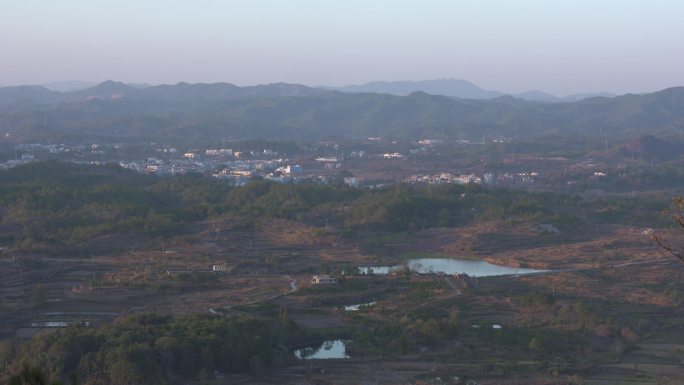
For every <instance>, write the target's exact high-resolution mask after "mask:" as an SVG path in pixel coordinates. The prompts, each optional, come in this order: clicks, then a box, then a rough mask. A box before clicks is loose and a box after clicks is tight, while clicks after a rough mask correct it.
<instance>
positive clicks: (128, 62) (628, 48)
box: [0, 0, 684, 94]
mask: <svg viewBox="0 0 684 385" xmlns="http://www.w3.org/2000/svg"><path fill="white" fill-rule="evenodd" d="M683 63H684V1H682V0H648V1H646V0H572V1H565V0H557V1H556V0H536V1H535V0H499V1H496V0H471V1H459V0H443V1H440V0H415V1H404V0H338V1H333V0H59V1H58V0H0V84H2V85H14V84H36V83H43V82H50V81H57V80H86V81H102V80H106V79H115V80H121V81H125V82H135V83H152V84H157V83H176V82H178V81H187V82H217V81H225V82H231V83H235V84H238V85H247V84H258V83H270V82H279V81H284V82H291V83H303V84H308V85H321V84H325V85H345V84H355V83H365V82H368V81H372V80H423V79H435V78H457V79H459V78H460V79H466V80H469V81H472V82H474V83H476V84H478V85H480V86H481V87H484V88H487V89H497V90H502V91H508V92H519V91H525V90H529V89H541V90H544V91H548V92H553V93H557V94H569V93H575V92H589V91H604V90H607V91H614V92H640V91H653V90H658V89H662V88H666V87H670V86H674V85H684V70H683V69H682V68H684V64H683Z"/></svg>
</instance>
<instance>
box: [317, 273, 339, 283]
mask: <svg viewBox="0 0 684 385" xmlns="http://www.w3.org/2000/svg"><path fill="white" fill-rule="evenodd" d="M336 282H337V281H336V280H335V278H333V277H331V276H329V275H314V276H313V277H311V283H312V284H314V285H332V284H334V283H336Z"/></svg>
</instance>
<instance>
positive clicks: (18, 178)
mask: <svg viewBox="0 0 684 385" xmlns="http://www.w3.org/2000/svg"><path fill="white" fill-rule="evenodd" d="M665 205H666V204H664V203H663V202H660V201H659V200H657V199H656V200H653V199H641V198H629V197H618V196H615V197H606V198H602V199H592V200H588V199H584V198H581V197H579V196H572V195H568V194H562V193H532V192H525V191H520V190H508V189H501V188H488V187H483V186H480V185H432V186H422V185H404V184H400V185H396V186H393V187H388V188H384V189H376V190H368V189H356V188H351V187H347V186H344V185H314V184H277V183H273V182H269V181H264V180H254V181H253V182H251V183H248V184H247V185H245V186H242V187H233V186H231V185H229V184H227V183H225V182H222V181H219V180H216V179H214V178H211V177H205V176H203V175H200V174H186V175H179V176H174V177H164V178H160V177H155V176H149V175H141V174H137V173H134V172H132V171H129V170H125V169H123V168H121V167H119V166H118V165H105V166H93V165H82V164H71V163H61V162H36V163H31V164H28V165H25V166H21V167H17V168H14V169H10V170H7V171H3V172H0V215H1V221H0V225H1V226H2V228H3V231H2V235H0V243H2V244H3V245H5V246H10V247H15V248H17V249H20V250H25V251H31V250H32V251H38V252H57V251H60V250H70V251H72V252H82V253H86V252H93V251H97V247H98V242H97V240H98V239H99V238H101V237H103V236H112V235H116V236H121V237H132V239H152V238H155V237H173V236H178V235H181V234H184V233H187V232H188V231H190V229H189V225H190V224H192V223H198V222H201V221H204V220H207V219H211V218H221V217H226V216H243V217H249V218H251V219H252V220H258V219H260V218H284V219H291V220H297V221H302V222H304V223H307V224H309V225H311V226H322V225H323V224H324V223H326V222H327V223H329V224H330V225H332V226H336V227H338V228H340V229H342V230H344V231H345V232H346V233H349V234H353V233H354V232H356V231H360V230H363V231H377V232H390V231H391V232H397V231H398V232H402V231H416V230H421V229H426V228H432V227H458V226H466V225H468V224H470V223H475V222H478V221H485V220H492V219H505V220H508V221H534V222H537V223H552V224H554V225H555V226H557V227H559V228H568V229H570V228H572V227H573V226H579V225H582V224H583V223H587V222H602V223H622V224H631V225H648V226H654V225H657V224H659V223H662V222H661V221H662V218H659V216H658V211H659V209H660V208H661V207H664V206H665Z"/></svg>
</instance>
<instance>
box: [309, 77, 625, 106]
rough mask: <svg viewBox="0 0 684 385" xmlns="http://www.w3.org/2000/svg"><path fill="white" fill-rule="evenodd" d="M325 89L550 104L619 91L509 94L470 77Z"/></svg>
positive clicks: (376, 83)
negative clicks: (474, 82) (472, 81)
mask: <svg viewBox="0 0 684 385" xmlns="http://www.w3.org/2000/svg"><path fill="white" fill-rule="evenodd" d="M321 88H323V89H328V90H335V91H341V92H372V93H378V94H390V95H399V96H406V95H409V94H411V93H413V92H425V93H427V94H431V95H443V96H451V97H456V98H462V99H494V98H498V97H500V96H505V95H510V96H513V97H516V98H520V99H524V100H528V101H534V102H546V103H560V102H576V101H580V100H582V99H587V98H591V97H596V96H603V97H614V96H616V95H615V94H611V93H608V92H602V93H595V94H591V93H585V94H576V95H569V96H564V97H559V96H555V95H551V94H549V93H546V92H543V91H527V92H521V93H517V94H515V93H506V92H501V91H487V90H484V89H482V88H480V87H478V86H476V85H475V84H473V83H471V82H468V81H466V80H460V79H438V80H422V81H410V80H409V81H394V82H371V83H367V84H363V85H352V86H344V87H321Z"/></svg>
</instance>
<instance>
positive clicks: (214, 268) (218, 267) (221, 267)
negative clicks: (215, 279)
mask: <svg viewBox="0 0 684 385" xmlns="http://www.w3.org/2000/svg"><path fill="white" fill-rule="evenodd" d="M211 271H216V272H226V271H228V265H226V264H225V263H224V264H221V265H212V266H211Z"/></svg>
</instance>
